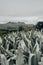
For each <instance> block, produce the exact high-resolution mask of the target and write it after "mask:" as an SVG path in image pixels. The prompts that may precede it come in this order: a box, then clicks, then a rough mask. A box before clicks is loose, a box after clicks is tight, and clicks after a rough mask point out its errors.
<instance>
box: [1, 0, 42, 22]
mask: <svg viewBox="0 0 43 65" xmlns="http://www.w3.org/2000/svg"><path fill="white" fill-rule="evenodd" d="M9 16H10V17H28V18H29V20H31V18H32V19H35V20H36V19H37V18H39V19H40V17H42V18H41V19H42V20H43V0H0V22H3V21H4V20H5V21H6V20H7V21H8V17H9ZM13 19H14V18H13ZM24 19H25V18H24Z"/></svg>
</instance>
